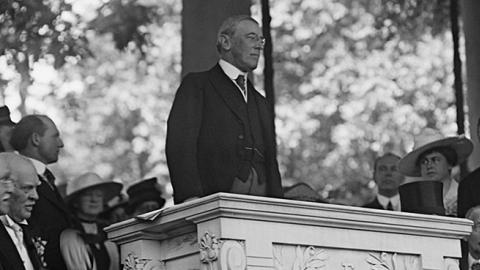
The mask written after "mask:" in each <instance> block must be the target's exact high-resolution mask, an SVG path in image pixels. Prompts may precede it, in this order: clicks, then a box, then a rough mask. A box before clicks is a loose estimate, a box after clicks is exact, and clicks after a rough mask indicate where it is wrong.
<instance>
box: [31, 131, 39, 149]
mask: <svg viewBox="0 0 480 270" xmlns="http://www.w3.org/2000/svg"><path fill="white" fill-rule="evenodd" d="M40 140H41V136H40V134H38V133H36V132H34V133H32V136H30V141H31V142H32V145H33V146H39V145H40Z"/></svg>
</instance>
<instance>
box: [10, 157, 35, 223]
mask: <svg viewBox="0 0 480 270" xmlns="http://www.w3.org/2000/svg"><path fill="white" fill-rule="evenodd" d="M12 176H13V178H14V182H15V189H14V191H13V193H12V196H11V197H10V211H9V212H8V215H9V216H10V217H11V218H12V219H13V220H15V221H16V222H20V221H22V220H25V219H28V218H30V216H31V214H32V210H33V206H34V205H35V202H36V201H37V200H38V193H37V186H38V185H39V184H40V181H39V180H38V176H37V174H36V172H35V168H34V167H33V165H32V164H30V162H29V161H27V160H22V161H21V162H20V161H18V162H16V164H15V168H14V171H13V172H12Z"/></svg>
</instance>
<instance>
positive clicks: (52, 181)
mask: <svg viewBox="0 0 480 270" xmlns="http://www.w3.org/2000/svg"><path fill="white" fill-rule="evenodd" d="M43 177H44V178H45V179H46V180H47V182H48V185H49V186H50V188H51V189H52V190H53V192H54V193H55V196H56V197H57V199H58V200H59V201H62V202H63V198H62V195H60V192H59V191H58V189H57V186H55V176H54V175H53V173H52V172H51V171H50V170H49V169H48V168H45V172H44V173H43Z"/></svg>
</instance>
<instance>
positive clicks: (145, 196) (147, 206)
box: [127, 177, 165, 217]
mask: <svg viewBox="0 0 480 270" xmlns="http://www.w3.org/2000/svg"><path fill="white" fill-rule="evenodd" d="M127 194H128V197H129V199H128V210H129V211H128V212H129V213H130V214H131V216H133V217H134V216H138V215H140V214H144V213H147V212H150V211H154V210H157V209H160V208H162V207H163V205H165V199H163V198H162V191H161V188H160V186H159V185H158V183H157V178H156V177H153V178H149V179H146V180H142V181H140V182H138V183H135V184H133V185H132V186H130V187H129V188H128V189H127Z"/></svg>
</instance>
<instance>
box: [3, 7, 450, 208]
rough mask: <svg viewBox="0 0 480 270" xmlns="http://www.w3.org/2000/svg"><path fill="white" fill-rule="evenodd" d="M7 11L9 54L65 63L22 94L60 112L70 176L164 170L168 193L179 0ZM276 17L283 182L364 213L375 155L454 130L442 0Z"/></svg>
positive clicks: (287, 11)
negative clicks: (435, 131)
mask: <svg viewBox="0 0 480 270" xmlns="http://www.w3.org/2000/svg"><path fill="white" fill-rule="evenodd" d="M15 3H16V4H15ZM0 5H1V6H0V8H1V10H0V11H1V13H0V14H1V15H0V23H1V24H0V31H1V33H2V35H0V41H1V46H3V47H1V48H2V49H1V50H0V56H1V55H3V57H4V58H5V57H7V58H8V59H10V63H11V64H13V63H14V62H13V61H14V60H15V59H20V58H21V57H20V53H21V54H23V55H27V56H29V57H26V58H27V59H31V60H32V61H37V60H41V59H42V58H45V59H47V60H48V61H46V62H47V64H51V65H54V66H55V67H56V68H59V67H61V68H59V69H58V70H57V71H56V72H53V73H55V76H54V77H55V78H54V79H51V80H49V81H47V82H42V80H40V79H41V76H40V75H38V76H35V74H34V73H35V69H34V70H33V71H34V72H33V73H32V74H33V76H32V78H30V77H27V79H28V82H27V83H28V85H30V82H31V81H33V86H34V87H30V88H29V90H28V91H27V92H26V93H27V94H26V95H25V97H24V98H25V99H26V100H27V104H29V106H30V107H29V110H28V111H29V112H34V111H40V112H42V113H47V114H49V113H55V114H56V115H57V117H56V118H55V120H56V122H57V124H58V126H59V127H60V130H61V131H62V135H63V138H64V140H65V145H66V148H65V153H64V156H62V158H61V159H60V162H59V165H60V167H61V170H62V171H64V172H65V174H66V178H72V177H74V176H76V175H79V174H80V173H83V172H85V171H87V170H89V171H96V172H99V173H100V174H101V175H103V176H105V177H108V178H115V179H120V180H122V181H124V182H125V183H129V182H133V181H135V180H138V179H140V178H143V177H146V176H151V175H156V176H160V178H161V181H162V182H163V183H164V184H165V185H166V186H167V187H168V185H167V184H168V181H169V179H168V172H167V169H166V162H165V156H164V141H165V133H166V132H165V128H166V119H167V116H168V112H169V109H170V106H171V102H172V100H173V96H174V93H175V90H176V89H177V87H178V84H179V81H180V42H181V40H180V38H181V37H180V32H181V31H180V23H181V12H180V11H181V6H180V5H181V3H179V1H176V0H162V1H148V0H137V1H135V0H110V1H105V2H104V3H103V4H102V5H100V6H99V7H98V8H97V9H96V16H95V18H94V19H93V20H86V19H84V18H81V17H79V16H77V15H75V14H73V13H72V12H71V10H72V7H71V6H70V5H68V4H66V3H65V2H63V1H62V0H50V1H43V2H42V1H40V2H38V1H35V0H22V1H20V0H16V1H12V0H9V1H7V2H5V1H3V2H1V4H0ZM255 9H257V10H258V3H255V4H254V5H253V10H255ZM36 11H41V12H36ZM22 12H25V15H22V16H25V17H22V16H20V15H18V14H24V13H22ZM271 14H272V37H273V45H274V56H273V57H274V65H275V66H274V67H275V80H274V82H275V89H276V95H275V96H276V99H277V100H276V102H277V104H276V113H277V119H276V127H277V136H278V158H279V163H280V167H281V173H282V177H283V182H284V185H290V184H293V183H295V182H298V181H305V182H307V183H309V184H311V185H312V186H313V187H314V188H315V189H316V190H318V191H319V192H320V193H321V194H322V195H323V196H324V197H325V198H327V199H328V200H330V201H332V202H335V203H345V204H357V205H358V204H362V203H364V202H365V201H366V200H367V199H368V197H369V196H371V195H372V193H373V191H374V186H373V185H372V181H371V174H372V163H373V160H374V158H375V157H376V156H377V155H378V154H381V153H383V152H387V151H394V152H397V153H399V154H403V153H405V152H406V151H408V150H409V149H410V146H411V144H412V136H411V135H412V133H416V132H418V131H419V129H421V128H422V127H424V126H431V127H437V128H439V129H441V130H442V131H444V132H445V133H453V132H452V131H454V130H455V125H454V119H455V109H454V108H453V90H451V85H452V82H453V77H452V74H451V66H452V63H451V60H450V52H449V51H450V48H451V46H452V45H451V40H450V38H449V35H448V33H447V29H448V24H447V21H446V20H447V18H448V16H447V15H446V14H448V2H447V1H446V0H435V1H422V0H383V1H382V0H373V1H372V0H357V1H350V0H329V1H318V0H276V1H272V2H271ZM16 18H24V20H23V21H22V20H20V19H18V20H17V19H16ZM22 22H23V23H22ZM44 25H47V26H44ZM4 33H6V34H4ZM40 33H42V34H40ZM4 41H5V42H6V43H4ZM69 42H71V43H69ZM54 44H57V45H54ZM55 46H56V47H55ZM119 49H120V50H119ZM35 50H36V51H35ZM89 52H94V53H93V54H89ZM84 55H90V56H92V55H93V56H94V57H83V56H84ZM52 56H53V58H52ZM72 56H73V57H72ZM0 58H1V57H0ZM57 58H58V60H57ZM24 59H25V58H24ZM52 59H54V61H53V62H52ZM0 60H1V59H0ZM65 60H67V61H65ZM69 60H71V61H69ZM29 63H30V62H29ZM27 67H28V68H27V69H26V71H28V72H30V70H31V69H32V68H33V67H32V66H31V65H28V66H27ZM17 71H19V72H21V70H20V69H18V68H17ZM259 71H261V68H259V69H257V72H259ZM27 74H29V73H27ZM0 79H1V78H0ZM260 81H262V79H261V75H259V74H258V73H257V75H256V82H257V87H258V86H260V85H261V84H260V83H258V82H260ZM8 87H15V85H14V84H13V83H10V84H9V85H8ZM38 89H43V90H44V91H43V92H42V94H38V92H39V91H36V90H38ZM52 108H53V109H52Z"/></svg>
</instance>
